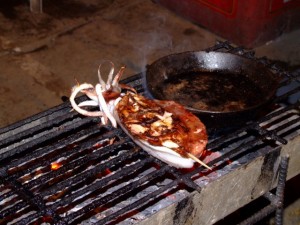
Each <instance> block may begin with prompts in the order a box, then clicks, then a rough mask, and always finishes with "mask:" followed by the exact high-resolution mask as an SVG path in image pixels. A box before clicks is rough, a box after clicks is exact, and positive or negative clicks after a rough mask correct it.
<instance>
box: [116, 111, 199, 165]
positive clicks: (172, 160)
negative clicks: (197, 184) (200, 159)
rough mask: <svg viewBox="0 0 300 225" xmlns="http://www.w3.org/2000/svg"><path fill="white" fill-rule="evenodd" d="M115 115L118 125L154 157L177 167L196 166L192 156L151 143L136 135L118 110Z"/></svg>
mask: <svg viewBox="0 0 300 225" xmlns="http://www.w3.org/2000/svg"><path fill="white" fill-rule="evenodd" d="M114 117H115V118H116V120H117V122H118V125H119V126H120V127H121V128H122V130H123V131H124V132H125V133H126V134H127V135H128V136H129V137H130V138H131V139H132V140H133V141H134V143H136V144H137V145H138V146H139V147H141V148H142V149H143V150H145V151H146V152H148V153H149V154H150V155H152V156H153V157H155V158H157V159H159V160H161V161H163V162H165V163H167V164H168V165H170V166H173V167H176V168H192V167H193V166H194V163H195V161H194V160H192V159H190V158H183V157H181V156H180V155H179V154H178V153H177V152H175V151H174V150H172V149H170V148H167V147H164V146H154V145H151V144H149V143H148V142H147V141H144V140H141V139H138V138H136V137H134V136H133V135H132V134H131V133H130V132H129V131H128V130H127V129H126V128H125V127H124V125H123V123H122V122H121V121H120V118H119V115H118V112H117V110H115V111H114Z"/></svg>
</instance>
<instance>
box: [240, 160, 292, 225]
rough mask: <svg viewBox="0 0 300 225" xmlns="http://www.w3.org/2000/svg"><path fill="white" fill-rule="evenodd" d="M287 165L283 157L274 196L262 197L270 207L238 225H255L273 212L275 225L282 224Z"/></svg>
mask: <svg viewBox="0 0 300 225" xmlns="http://www.w3.org/2000/svg"><path fill="white" fill-rule="evenodd" d="M288 164H289V157H288V156H283V157H282V159H281V163H280V168H279V175H278V184H277V189H276V195H274V194H272V193H271V192H267V193H266V194H264V196H263V197H265V198H266V199H268V200H269V201H270V205H268V206H266V207H265V208H263V209H261V210H260V211H259V212H257V213H255V214H254V215H253V216H251V217H249V218H248V219H246V220H244V221H243V222H241V223H240V224H239V225H250V224H255V223H257V222H258V221H260V220H262V219H264V218H265V217H267V216H268V215H270V214H271V213H273V212H274V211H276V214H275V224H276V225H282V224H283V202H284V188H285V182H286V176H287V170H288Z"/></svg>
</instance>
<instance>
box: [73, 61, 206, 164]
mask: <svg viewBox="0 0 300 225" xmlns="http://www.w3.org/2000/svg"><path fill="white" fill-rule="evenodd" d="M110 65H111V70H110V73H109V77H108V80H107V82H106V83H105V82H104V80H103V79H102V77H101V73H100V67H101V65H100V66H99V69H98V76H99V83H98V84H96V86H95V87H94V86H93V85H91V84H87V83H84V84H81V85H79V84H78V85H77V86H74V88H73V89H72V94H71V96H70V102H71V105H72V107H73V109H74V110H76V111H77V112H78V113H80V114H82V115H85V116H99V117H100V118H101V123H102V124H103V125H106V124H107V123H108V120H109V121H110V122H111V124H112V126H113V127H117V124H118V125H119V126H120V127H121V128H122V129H123V131H124V132H125V133H126V134H127V135H128V136H129V137H130V138H131V139H132V140H133V141H134V142H135V143H136V144H137V145H138V146H140V147H141V148H142V149H144V150H145V151H147V152H148V153H149V154H150V155H152V156H154V157H155V158H158V159H160V160H161V161H163V162H165V163H167V164H169V165H171V166H174V167H176V168H191V167H193V165H194V163H195V162H197V163H199V164H201V165H203V166H205V167H206V168H208V169H211V168H210V167H208V166H207V165H206V164H204V163H203V162H202V161H200V160H199V159H198V157H200V156H201V154H202V152H203V151H204V148H205V146H206V143H207V135H206V129H205V126H204V125H203V124H202V122H201V121H200V120H199V118H197V117H196V116H195V115H193V114H192V113H190V112H188V111H187V110H186V109H185V108H184V107H183V106H182V105H180V104H178V103H175V102H173V101H160V100H150V99H147V98H145V97H143V96H141V95H139V94H137V92H136V91H135V90H134V89H133V88H132V87H129V86H126V85H122V84H119V80H120V77H121V75H122V73H123V71H124V69H125V67H122V68H121V69H120V71H119V72H118V73H117V74H116V75H115V77H113V72H114V65H113V63H110ZM121 89H127V90H128V91H127V93H126V94H124V93H121ZM79 92H81V93H84V94H86V95H87V96H88V97H89V98H90V100H87V101H84V102H81V103H79V104H77V103H76V101H75V97H76V95H77V94H78V93H79ZM85 106H99V111H88V110H85V109H83V107H85ZM130 114H132V115H131V116H132V117H130V118H129V120H128V119H127V120H126V117H127V116H130ZM149 115H150V117H149ZM124 118H125V119H124ZM145 119H146V120H145ZM173 120H174V123H173ZM132 122H133V123H132ZM173 125H174V127H173ZM147 132H149V133H147ZM144 133H145V134H144Z"/></svg>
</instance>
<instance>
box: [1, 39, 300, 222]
mask: <svg viewBox="0 0 300 225" xmlns="http://www.w3.org/2000/svg"><path fill="white" fill-rule="evenodd" d="M212 50H214V51H230V52H233V53H235V54H240V55H243V56H245V57H249V58H251V59H253V60H259V61H260V62H261V63H264V64H265V65H266V66H268V67H269V68H270V69H271V70H274V71H276V73H280V74H282V75H284V76H285V77H286V79H285V80H284V82H283V83H282V86H287V85H290V83H292V82H296V83H297V85H295V87H293V88H292V89H291V90H288V91H286V92H284V93H279V94H278V96H277V98H276V99H275V100H274V105H276V108H275V109H274V110H273V112H271V113H269V114H268V115H267V116H264V117H262V118H261V119H259V120H258V121H252V122H249V123H248V124H246V125H245V126H244V127H242V128H239V129H236V130H234V131H230V132H227V133H225V134H224V133H223V134H222V135H219V134H218V135H212V137H211V140H210V142H209V144H208V149H211V150H212V151H214V152H219V153H220V156H219V157H217V158H215V159H214V160H213V161H211V162H210V163H208V165H210V166H212V167H213V168H214V170H218V171H219V173H218V174H219V175H218V176H221V175H222V174H225V173H229V172H230V171H231V170H233V169H234V168H236V167H238V166H240V165H242V164H245V163H247V162H249V161H250V160H251V159H253V158H255V157H257V155H260V154H264V153H266V152H270V151H275V150H276V149H278V148H279V147H280V146H281V145H282V144H286V143H287V142H288V140H289V139H290V138H291V137H292V136H295V135H296V134H297V133H298V132H299V130H300V119H299V118H300V116H299V104H300V103H299V102H298V101H296V102H294V103H289V102H288V99H289V98H290V97H291V96H293V95H295V94H297V93H299V92H300V85H299V83H298V80H297V79H298V77H297V76H295V75H293V74H290V73H288V72H286V71H284V70H282V69H280V68H278V67H276V66H275V64H272V63H271V62H270V61H268V60H267V59H265V58H263V59H256V58H255V57H254V53H253V52H252V51H246V50H244V49H242V48H234V47H232V46H231V45H230V44H228V43H227V42H221V43H218V44H217V45H216V46H214V47H212V48H210V49H208V51H212ZM123 82H125V83H127V84H129V85H131V86H133V87H134V88H136V89H137V90H138V92H140V93H142V92H143V85H142V83H143V82H142V75H141V74H138V75H135V76H132V77H130V78H128V79H126V80H124V81H123ZM82 98H84V97H82ZM70 109H71V107H70V104H69V103H64V104H62V105H59V106H57V107H54V108H52V109H49V110H47V111H45V112H42V113H40V114H37V115H35V116H32V117H30V118H28V119H25V120H23V121H20V122H18V123H16V124H13V125H11V126H9V127H6V128H2V129H1V130H0V140H1V142H0V165H1V166H0V177H1V181H0V205H1V207H0V224H41V223H51V224H79V223H81V224H91V223H93V224H117V223H121V222H123V223H124V224H129V223H137V222H138V221H140V220H143V219H145V218H147V217H149V216H150V215H152V214H154V213H155V212H157V211H158V210H160V209H161V208H162V207H166V206H168V205H170V204H172V203H173V202H176V201H179V200H181V199H183V198H184V197H185V196H187V195H189V194H190V193H191V192H192V191H194V190H196V191H198V192H201V188H202V187H203V186H205V183H203V174H209V172H208V171H207V170H205V169H203V168H202V167H195V168H194V169H193V170H178V169H175V168H173V167H170V166H168V165H165V164H164V163H162V162H160V161H159V160H157V159H155V158H153V157H151V156H149V155H147V153H145V152H144V151H142V150H141V149H140V148H139V147H137V146H136V145H135V144H134V143H133V142H132V141H131V140H130V139H129V138H128V137H127V136H126V135H125V134H124V133H123V131H122V130H120V129H114V128H112V127H110V126H100V125H99V123H100V120H99V119H98V118H86V117H83V116H80V115H78V114H77V113H76V112H70ZM228 161H230V162H238V163H228ZM217 178H218V177H217V176H216V177H215V179H217ZM161 201H165V202H166V203H165V204H164V205H163V206H161V205H160V204H159V203H160V202H161Z"/></svg>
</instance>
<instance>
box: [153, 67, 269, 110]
mask: <svg viewBox="0 0 300 225" xmlns="http://www.w3.org/2000/svg"><path fill="white" fill-rule="evenodd" d="M158 91H159V92H160V93H161V94H162V97H163V98H164V99H169V100H174V101H176V102H178V103H181V104H182V105H185V106H188V107H192V108H196V109H200V110H205V111H219V112H230V111H238V110H243V109H246V108H249V107H252V106H255V105H257V104H259V102H261V100H262V98H263V94H262V91H261V90H260V89H259V88H258V87H257V86H256V85H255V83H254V82H253V81H251V80H250V79H249V78H247V77H246V76H243V75H239V74H232V73H224V72H223V73H220V72H189V73H184V74H180V75H178V76H174V77H172V79H168V80H166V81H165V82H164V83H163V84H162V86H161V87H160V88H159V90H158Z"/></svg>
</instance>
